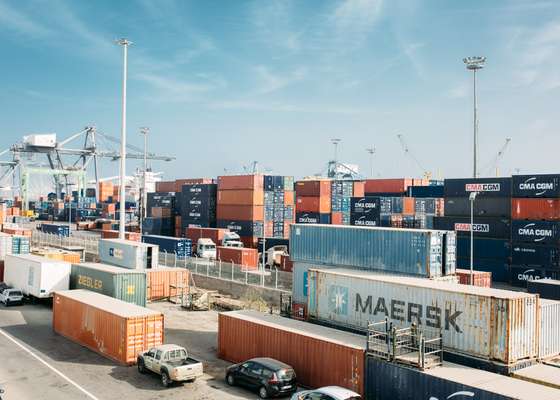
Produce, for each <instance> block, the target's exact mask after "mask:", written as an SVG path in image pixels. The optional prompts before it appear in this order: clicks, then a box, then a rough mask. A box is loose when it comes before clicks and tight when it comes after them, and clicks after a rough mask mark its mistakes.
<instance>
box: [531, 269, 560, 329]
mask: <svg viewBox="0 0 560 400" xmlns="http://www.w3.org/2000/svg"><path fill="white" fill-rule="evenodd" d="M527 291H528V292H529V293H535V294H538V295H539V296H540V298H541V299H549V300H560V281H557V280H554V279H537V280H536V281H527ZM558 323H560V320H559V321H558Z"/></svg>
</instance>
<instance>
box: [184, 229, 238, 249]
mask: <svg viewBox="0 0 560 400" xmlns="http://www.w3.org/2000/svg"><path fill="white" fill-rule="evenodd" d="M226 232H229V230H227V229H223V228H191V227H189V228H187V229H185V237H186V238H188V239H190V240H191V242H192V245H193V250H195V249H196V244H197V243H198V239H212V241H213V242H214V243H215V244H216V245H217V246H219V245H221V244H222V240H223V238H224V234H225V233H226Z"/></svg>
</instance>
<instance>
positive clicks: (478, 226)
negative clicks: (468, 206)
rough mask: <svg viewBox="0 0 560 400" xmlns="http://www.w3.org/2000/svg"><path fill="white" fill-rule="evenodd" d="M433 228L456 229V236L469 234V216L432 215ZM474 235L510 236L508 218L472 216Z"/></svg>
mask: <svg viewBox="0 0 560 400" xmlns="http://www.w3.org/2000/svg"><path fill="white" fill-rule="evenodd" d="M434 228H435V229H442V230H447V231H452V230H454V231H456V232H457V236H459V237H460V236H466V235H468V236H470V232H471V220H470V217H434ZM473 231H474V236H475V237H489V238H496V239H509V238H510V237H511V221H510V219H509V218H492V217H474V227H473Z"/></svg>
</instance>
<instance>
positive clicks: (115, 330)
mask: <svg viewBox="0 0 560 400" xmlns="http://www.w3.org/2000/svg"><path fill="white" fill-rule="evenodd" d="M163 328H164V326H163V314H162V313H161V312H158V311H153V310H149V309H147V308H144V307H140V306H137V305H135V304H130V303H126V302H124V301H121V300H117V299H113V298H111V297H109V296H105V295H102V294H99V293H95V292H92V291H89V290H82V289H78V290H67V291H58V292H56V293H55V295H54V299H53V329H54V331H55V332H56V333H58V334H59V335H62V336H64V337H66V338H67V339H70V340H72V341H74V342H76V343H78V344H81V345H82V346H85V347H87V348H89V349H90V350H92V351H95V352H97V353H99V354H101V355H102V356H104V357H107V358H110V359H112V360H114V361H116V362H118V363H120V364H125V365H131V364H135V363H136V357H137V356H138V353H140V352H143V351H146V350H148V349H149V348H152V347H154V346H159V345H161V344H163V339H164V330H163Z"/></svg>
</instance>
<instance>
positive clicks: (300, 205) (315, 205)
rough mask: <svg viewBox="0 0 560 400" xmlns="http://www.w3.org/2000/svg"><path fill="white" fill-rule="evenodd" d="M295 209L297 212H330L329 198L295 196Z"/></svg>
mask: <svg viewBox="0 0 560 400" xmlns="http://www.w3.org/2000/svg"><path fill="white" fill-rule="evenodd" d="M296 211H297V212H314V213H323V214H326V213H330V212H331V198H330V197H327V196H321V197H309V196H306V197H304V196H299V195H298V196H297V197H296Z"/></svg>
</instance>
